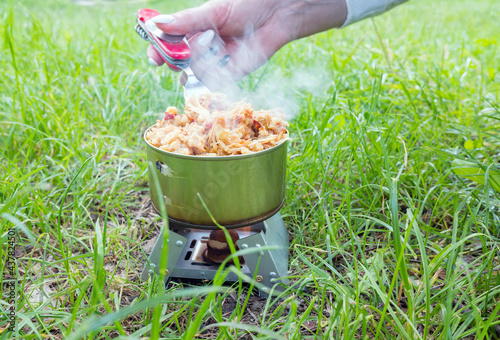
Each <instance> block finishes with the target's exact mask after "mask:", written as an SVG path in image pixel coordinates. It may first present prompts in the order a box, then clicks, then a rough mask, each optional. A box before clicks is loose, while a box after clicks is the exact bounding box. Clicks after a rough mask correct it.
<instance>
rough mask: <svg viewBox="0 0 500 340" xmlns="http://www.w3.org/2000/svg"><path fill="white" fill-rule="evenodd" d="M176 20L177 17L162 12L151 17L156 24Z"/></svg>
mask: <svg viewBox="0 0 500 340" xmlns="http://www.w3.org/2000/svg"><path fill="white" fill-rule="evenodd" d="M174 20H175V18H174V17H173V16H171V15H168V14H160V15H157V16H155V17H152V18H151V21H152V22H154V23H155V24H170V23H172V22H173V21H174Z"/></svg>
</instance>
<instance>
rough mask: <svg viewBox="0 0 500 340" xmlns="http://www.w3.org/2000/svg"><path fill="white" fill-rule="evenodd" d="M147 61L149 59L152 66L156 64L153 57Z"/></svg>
mask: <svg viewBox="0 0 500 340" xmlns="http://www.w3.org/2000/svg"><path fill="white" fill-rule="evenodd" d="M148 61H149V64H150V65H152V66H158V64H157V63H156V61H155V60H154V59H153V58H149V59H148Z"/></svg>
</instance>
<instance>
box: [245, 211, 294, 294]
mask: <svg viewBox="0 0 500 340" xmlns="http://www.w3.org/2000/svg"><path fill="white" fill-rule="evenodd" d="M263 223H264V227H265V231H261V232H260V233H258V234H255V235H252V236H249V237H245V238H244V239H240V240H238V241H236V243H237V244H238V247H239V248H240V249H251V248H254V249H255V250H256V251H255V252H253V253H250V254H247V255H243V258H244V259H245V263H246V264H247V266H248V268H249V269H250V272H251V273H254V274H255V273H256V274H255V277H256V280H257V282H260V283H261V284H263V285H264V286H265V288H263V289H262V290H259V294H260V295H261V296H267V295H268V294H269V291H270V288H271V287H272V286H274V285H275V284H276V283H280V282H281V283H283V284H285V285H288V279H283V278H284V277H286V276H288V247H289V242H288V231H287V229H286V227H285V224H284V222H283V219H282V218H281V214H280V213H279V212H278V213H277V214H276V215H274V216H272V217H271V218H269V219H267V220H266V221H264V222H263ZM265 247H272V249H269V250H266V249H261V248H265ZM259 249H261V250H259ZM283 290H284V287H283V286H281V285H277V286H276V287H275V291H277V292H280V291H283Z"/></svg>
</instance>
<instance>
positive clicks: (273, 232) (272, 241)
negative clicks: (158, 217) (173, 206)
mask: <svg viewBox="0 0 500 340" xmlns="http://www.w3.org/2000/svg"><path fill="white" fill-rule="evenodd" d="M215 228H216V229H215ZM215 228H214V229H212V230H210V229H208V230H207V229H196V225H193V226H190V227H186V225H185V224H182V223H179V222H176V221H175V220H169V230H168V233H169V234H168V238H167V241H168V245H166V246H168V257H167V262H168V263H167V268H166V272H165V274H166V275H165V282H167V281H168V280H170V279H171V278H184V279H204V280H211V279H213V278H214V276H215V274H216V272H217V271H218V269H219V266H220V264H218V263H215V262H214V261H213V260H210V257H211V256H207V253H208V252H209V251H210V249H209V241H210V237H211V234H212V235H213V230H218V228H217V227H215ZM228 231H231V233H233V231H234V232H236V233H237V234H238V236H237V237H239V239H238V240H237V241H236V242H235V246H237V248H238V249H239V250H247V249H248V250H247V251H243V252H242V253H243V254H242V255H241V256H240V257H239V259H240V265H241V272H242V273H243V274H246V275H247V276H249V277H253V278H254V279H255V280H256V281H257V282H259V283H261V284H262V285H263V287H262V288H261V289H260V290H259V293H260V294H261V295H267V294H268V292H269V290H270V288H271V287H272V286H274V285H275V284H277V283H283V284H284V285H287V284H288V280H287V279H286V278H285V277H286V276H287V275H288V232H287V230H286V227H285V224H284V223H283V219H282V218H281V214H280V213H279V212H278V213H276V214H275V215H273V216H271V217H270V218H268V219H266V220H264V221H263V222H259V223H256V224H253V225H248V226H245V227H240V228H232V229H228ZM164 232H165V228H164V227H163V228H162V230H161V232H160V235H159V237H158V239H157V240H156V243H155V245H154V247H153V250H152V252H151V255H150V256H149V259H148V262H147V264H146V266H145V267H144V270H143V271H142V276H141V277H142V279H143V280H147V279H148V277H149V276H150V275H152V274H154V273H155V272H156V273H158V271H159V265H160V258H161V253H162V248H163V247H164V246H165V245H164V244H163V240H164V237H163V233H164ZM212 242H214V241H212ZM215 242H217V241H215ZM212 244H213V243H212ZM238 279H239V278H238V276H237V275H236V274H235V273H233V272H230V273H229V274H228V275H227V276H226V281H227V282H236V281H238ZM283 288H284V286H283V285H277V286H276V287H275V290H277V291H282V290H283Z"/></svg>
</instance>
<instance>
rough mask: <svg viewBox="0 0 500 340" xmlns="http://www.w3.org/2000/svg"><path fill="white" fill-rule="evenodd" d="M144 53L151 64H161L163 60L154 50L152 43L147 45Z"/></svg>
mask: <svg viewBox="0 0 500 340" xmlns="http://www.w3.org/2000/svg"><path fill="white" fill-rule="evenodd" d="M146 54H147V56H148V62H149V63H150V64H151V65H152V66H161V65H163V63H164V61H163V59H162V58H161V57H160V55H159V54H158V52H156V50H155V49H154V47H153V45H149V46H148V49H147V51H146Z"/></svg>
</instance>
